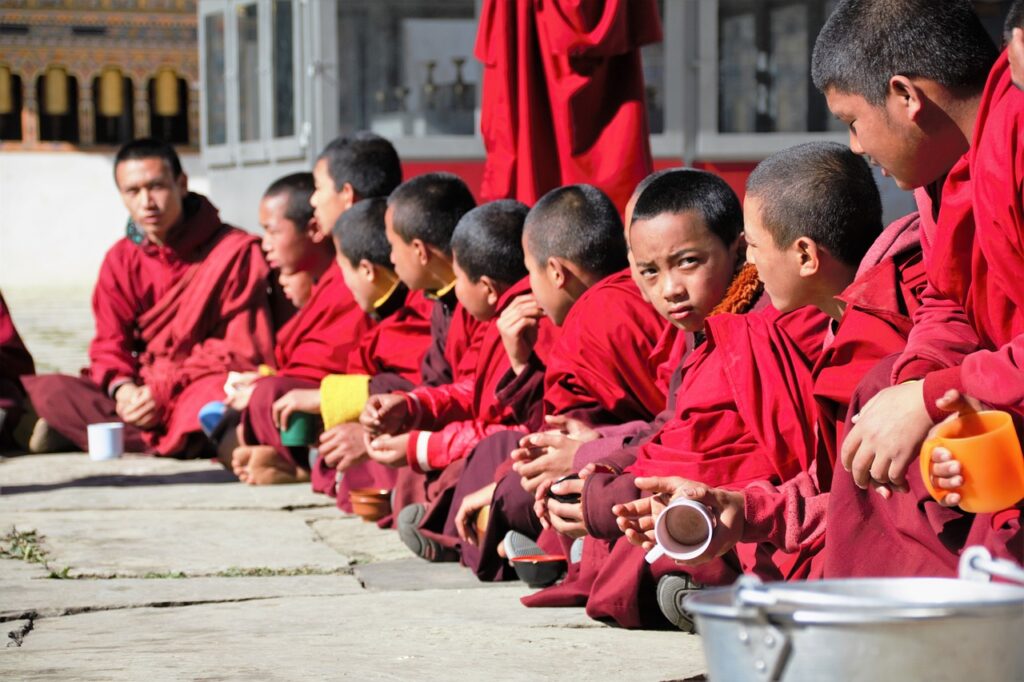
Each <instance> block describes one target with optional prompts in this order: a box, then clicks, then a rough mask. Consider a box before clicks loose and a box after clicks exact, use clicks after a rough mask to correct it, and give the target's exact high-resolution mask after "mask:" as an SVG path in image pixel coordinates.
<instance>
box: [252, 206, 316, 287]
mask: <svg viewBox="0 0 1024 682" xmlns="http://www.w3.org/2000/svg"><path fill="white" fill-rule="evenodd" d="M288 199H289V197H288V194H287V192H286V193H283V194H278V195H275V196H272V197H263V199H261V200H260V209H259V216H260V226H262V227H263V242H262V246H263V251H264V253H266V254H267V262H268V263H269V264H270V267H272V268H276V269H278V270H280V271H281V272H282V273H283V274H285V275H291V274H294V273H296V272H300V271H302V270H306V269H308V268H309V265H310V264H309V262H308V261H309V255H310V251H311V250H312V249H313V248H316V247H315V246H314V244H313V242H312V241H311V240H310V238H309V235H308V234H307V233H306V231H305V229H304V228H305V226H299V225H296V224H295V223H294V222H292V221H291V220H289V219H288V218H287V217H286V216H285V210H286V209H287V208H288Z"/></svg>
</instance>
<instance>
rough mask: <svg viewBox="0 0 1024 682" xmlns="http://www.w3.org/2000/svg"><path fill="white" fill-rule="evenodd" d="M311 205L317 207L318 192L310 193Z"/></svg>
mask: <svg viewBox="0 0 1024 682" xmlns="http://www.w3.org/2000/svg"><path fill="white" fill-rule="evenodd" d="M309 205H310V206H312V207H313V208H316V192H313V193H312V194H310V195H309Z"/></svg>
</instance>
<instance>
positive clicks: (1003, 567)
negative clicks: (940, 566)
mask: <svg viewBox="0 0 1024 682" xmlns="http://www.w3.org/2000/svg"><path fill="white" fill-rule="evenodd" d="M958 573H959V576H960V579H961V580H973V581H975V582H983V583H987V582H989V581H990V580H992V578H1002V579H1003V580H1009V581H1011V582H1015V583H1017V584H1018V585H1024V568H1021V567H1020V566H1018V565H1017V564H1015V563H1013V562H1012V561H1009V560H1007V559H993V558H992V555H991V554H990V553H989V551H988V550H987V549H985V548H984V547H982V546H981V545H975V546H973V547H968V548H967V549H965V550H964V553H963V554H961V555H960V566H959V571H958Z"/></svg>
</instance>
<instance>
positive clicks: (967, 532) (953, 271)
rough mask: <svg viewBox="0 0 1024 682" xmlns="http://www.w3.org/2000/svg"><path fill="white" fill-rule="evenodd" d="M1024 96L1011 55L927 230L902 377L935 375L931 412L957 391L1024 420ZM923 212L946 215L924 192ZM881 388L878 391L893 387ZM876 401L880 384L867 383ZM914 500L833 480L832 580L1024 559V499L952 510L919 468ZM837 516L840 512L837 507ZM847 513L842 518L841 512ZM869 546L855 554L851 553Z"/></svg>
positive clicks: (989, 88)
mask: <svg viewBox="0 0 1024 682" xmlns="http://www.w3.org/2000/svg"><path fill="white" fill-rule="evenodd" d="M1022 124H1024V93H1022V92H1021V91H1019V90H1018V89H1017V88H1016V87H1014V85H1013V83H1012V82H1011V77H1010V69H1009V63H1008V59H1007V55H1006V53H1004V54H1003V55H1002V56H1001V57H1000V58H999V60H998V61H997V62H996V64H995V66H994V67H993V69H992V72H991V74H990V75H989V79H988V83H987V84H986V86H985V91H984V93H983V95H982V101H981V105H980V107H979V110H978V118H977V120H976V122H975V127H974V134H973V136H972V140H971V149H970V151H969V152H968V153H967V154H966V155H965V156H964V157H963V158H962V159H961V160H960V161H959V162H958V163H957V164H956V165H955V166H954V167H953V169H952V170H951V171H950V173H949V175H948V176H947V178H946V181H945V184H944V185H943V187H942V192H941V204H940V205H939V207H938V211H937V213H938V216H937V218H936V221H935V223H934V224H933V225H932V224H927V223H926V226H925V235H924V237H923V238H922V246H923V247H924V249H925V262H926V264H927V269H928V288H927V290H926V292H925V299H924V301H923V302H922V305H921V307H920V308H919V309H918V311H917V314H916V315H915V317H914V329H913V331H912V332H911V334H910V338H909V340H908V342H907V348H906V350H905V351H904V352H903V354H902V355H901V356H900V357H899V359H898V360H897V361H896V363H895V365H894V367H893V371H892V373H891V376H890V378H891V379H892V381H893V382H895V383H900V382H903V381H907V380H910V379H917V378H923V379H924V395H925V404H926V406H927V407H928V408H929V411H930V412H931V414H932V417H933V419H939V418H941V417H942V416H943V415H942V414H941V413H940V412H938V410H937V409H935V407H934V404H935V399H936V398H937V397H939V396H941V395H942V394H943V393H944V392H945V391H946V390H947V389H948V388H957V389H959V390H960V391H962V392H964V393H965V394H967V395H970V396H972V397H974V398H977V399H978V400H980V401H982V402H983V403H986V404H988V405H991V406H993V407H995V408H997V409H1004V410H1009V411H1011V412H1015V413H1017V414H1018V415H1024V313H1022V312H1021V310H1022V309H1021V306H1022V305H1024V291H1022V287H1021V286H1020V275H1021V272H1022V271H1024V224H1022V218H1024V209H1022V197H1021V192H1022V187H1024V133H1022V129H1024V126H1022ZM918 198H919V202H920V203H921V204H923V205H922V214H923V215H924V216H926V217H929V218H930V217H932V216H934V213H933V212H932V210H931V208H932V207H931V206H930V205H929V204H930V197H929V196H928V194H927V193H926V192H924V191H922V190H919V192H918ZM884 385H885V384H884V383H879V384H877V385H875V386H873V387H870V388H871V389H872V390H874V391H877V390H879V389H880V388H882V387H884ZM862 389H863V390H864V391H865V395H864V398H865V399H866V398H868V397H870V395H871V393H870V392H869V387H867V386H862ZM909 467H910V468H909V471H910V475H909V476H908V483H909V484H910V488H911V490H910V492H909V493H907V494H903V495H894V496H893V497H892V499H891V500H890V501H885V500H882V499H881V497H880V496H878V495H876V494H874V493H872V492H871V491H862V490H860V489H859V488H857V487H856V486H855V485H854V484H853V481H852V478H851V477H850V476H849V475H843V474H844V472H837V475H836V476H835V478H834V480H833V487H832V496H831V499H830V507H829V509H830V515H829V528H828V540H827V546H828V548H827V550H826V571H827V572H828V573H830V574H831V575H836V576H848V575H858V576H859V575H934V576H948V575H955V573H956V570H957V561H958V558H959V554H960V552H961V551H962V549H963V548H964V547H966V546H969V545H973V544H981V545H985V546H986V547H987V548H988V549H989V550H990V551H991V552H992V553H993V554H994V555H997V556H1001V557H1004V558H1011V559H1014V560H1016V561H1017V562H1019V563H1024V530H1022V528H1021V510H1022V508H1024V502H1022V503H1018V504H1017V505H1016V507H1014V508H1011V509H1008V510H1004V511H1002V512H999V513H996V514H978V515H972V514H967V513H965V512H962V511H960V510H959V509H947V508H945V507H942V506H940V505H939V504H938V503H936V502H935V501H934V500H932V499H931V496H930V495H929V494H928V492H927V491H926V490H925V489H924V486H923V484H922V481H921V478H920V476H919V475H917V474H916V472H918V471H919V468H918V463H917V460H916V459H915V460H914V461H912V462H911V463H910V465H909ZM833 509H835V510H836V511H835V513H831V510H833ZM840 510H842V512H841V511H840ZM851 547H857V548H869V549H868V550H867V551H859V552H852V551H849V549H848V548H851Z"/></svg>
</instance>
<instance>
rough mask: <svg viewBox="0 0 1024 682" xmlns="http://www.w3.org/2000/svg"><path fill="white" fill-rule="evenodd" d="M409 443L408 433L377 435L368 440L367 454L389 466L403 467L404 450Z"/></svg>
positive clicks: (404, 459) (404, 460) (404, 462)
mask: <svg viewBox="0 0 1024 682" xmlns="http://www.w3.org/2000/svg"><path fill="white" fill-rule="evenodd" d="M408 445H409V434H408V433H403V434H401V435H398V436H387V435H384V436H377V437H376V438H374V439H373V440H371V441H370V447H369V450H368V454H369V455H370V458H371V459H372V460H373V461H375V462H379V463H381V464H384V465H386V466H389V467H396V468H398V467H404V466H405V465H406V458H405V452H406V449H407V448H408Z"/></svg>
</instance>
